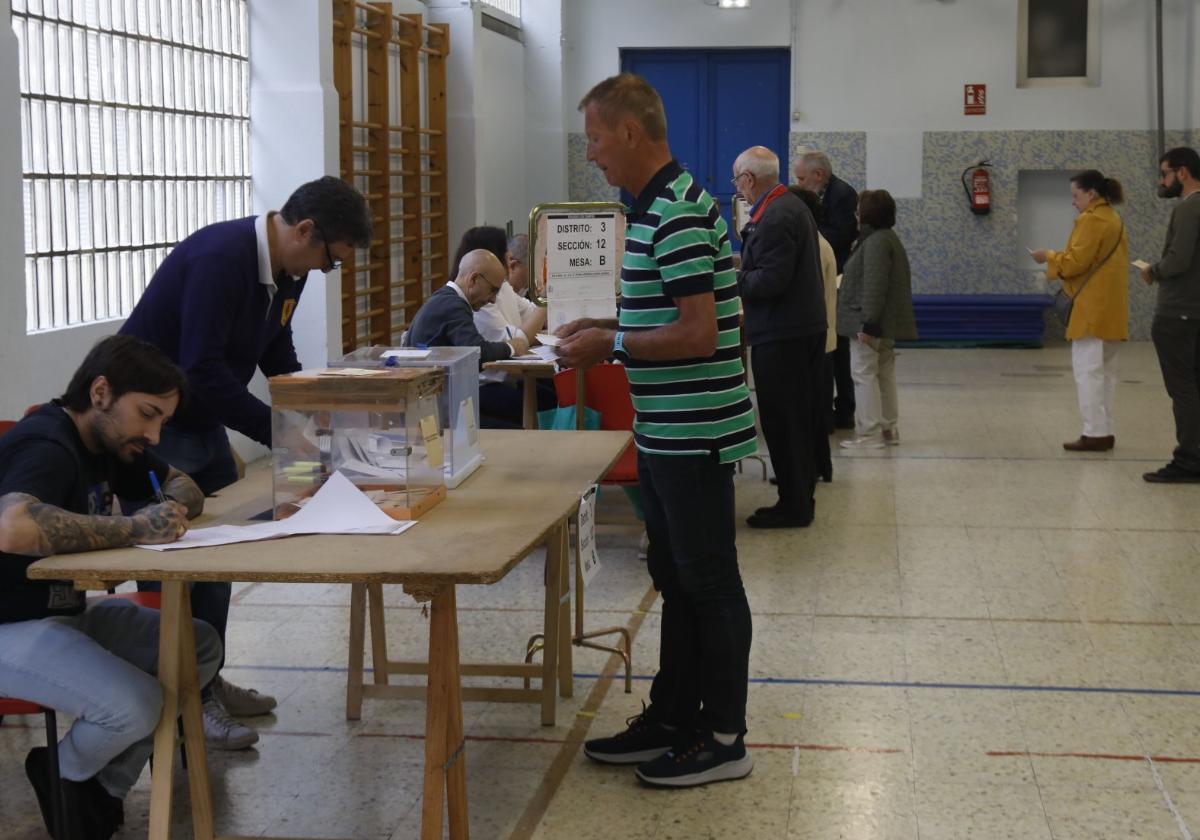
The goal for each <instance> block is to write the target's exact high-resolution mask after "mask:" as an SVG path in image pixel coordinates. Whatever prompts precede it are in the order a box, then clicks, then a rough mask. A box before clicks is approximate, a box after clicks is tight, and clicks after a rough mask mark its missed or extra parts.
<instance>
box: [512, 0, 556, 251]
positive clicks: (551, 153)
mask: <svg viewBox="0 0 1200 840" xmlns="http://www.w3.org/2000/svg"><path fill="white" fill-rule="evenodd" d="M562 6H563V3H562V0H522V4H521V12H522V15H523V16H524V19H523V20H522V21H521V29H522V32H523V33H524V37H525V134H524V140H525V173H526V179H527V183H528V188H527V191H526V195H525V201H526V204H527V205H528V206H527V207H526V208H525V217H524V218H522V219H521V220H520V224H518V225H517V227H518V228H519V229H520V230H522V231H524V230H527V229H528V215H529V211H530V210H531V209H532V208H533V207H534V206H535V205H538V204H542V203H544V202H547V201H566V200H567V137H566V131H565V127H564V124H563V110H564V104H565V99H564V96H565V90H564V84H563V43H562V42H563V9H562ZM567 107H568V108H569V105H568V106H567Z"/></svg>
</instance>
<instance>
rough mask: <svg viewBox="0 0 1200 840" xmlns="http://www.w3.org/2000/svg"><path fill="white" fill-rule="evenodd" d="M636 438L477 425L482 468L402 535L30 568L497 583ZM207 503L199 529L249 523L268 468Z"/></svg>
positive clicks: (108, 576)
mask: <svg viewBox="0 0 1200 840" xmlns="http://www.w3.org/2000/svg"><path fill="white" fill-rule="evenodd" d="M630 439H631V435H630V434H629V433H628V432H602V431H587V432H564V431H545V432H541V431H523V430H522V431H502V430H493V429H485V430H482V431H481V432H480V444H481V447H482V449H483V452H484V455H485V456H486V460H485V462H484V463H483V465H482V466H481V467H480V468H479V469H478V470H476V471H475V473H474V474H473V475H472V476H471V477H470V478H468V479H467V480H466V481H465V482H463V484H461V485H460V486H459V487H457V488H456V489H454V490H451V491H450V492H449V493H448V494H447V496H446V500H445V501H443V502H441V503H440V504H438V505H436V506H435V507H434V508H433V509H432V510H430V511H429V512H428V513H427V514H425V515H424V516H423V517H421V519H420V520H418V523H417V525H416V526H414V527H412V528H410V529H409V530H407V531H405V532H404V533H403V534H401V535H399V536H350V535H337V536H307V537H288V538H285V539H278V540H265V541H261V542H252V543H239V544H235V545H227V546H216V547H212V548H194V549H188V550H183V551H148V550H146V549H141V548H122V549H110V550H107V551H92V552H85V553H80V554H62V555H58V556H55V557H47V558H45V559H43V560H39V561H38V562H37V563H34V564H33V565H31V566H30V567H29V577H31V578H35V579H52V580H73V581H76V582H77V584H79V585H81V586H86V587H87V588H93V587H96V586H97V585H98V584H99V583H101V582H119V581H125V580H189V581H192V580H198V581H278V582H293V583H362V582H376V581H378V582H380V583H404V584H411V585H413V586H414V587H436V586H441V585H446V584H454V583H483V584H487V583H495V582H496V581H498V580H500V579H501V578H503V577H504V576H505V575H506V574H508V572H509V571H510V570H511V569H512V568H513V567H514V566H515V565H516V564H517V563H519V562H520V561H521V560H522V559H524V558H525V556H526V555H528V554H529V552H530V551H531V550H533V549H534V548H535V547H537V546H538V545H540V544H541V543H542V542H543V540H544V538H545V536H546V534H547V533H548V532H549V531H550V529H551V528H553V527H554V526H555V525H557V524H558V523H560V522H561V521H562V520H563V518H564V517H566V516H569V515H571V514H573V513H574V511H575V507H576V505H577V504H578V503H579V499H580V497H581V496H582V495H583V493H584V491H586V490H587V488H588V487H589V486H591V485H592V484H594V483H595V482H597V481H598V480H599V479H600V478H601V477H602V476H603V475H604V474H605V473H606V472H608V470H609V468H610V467H611V466H612V465H613V464H614V463H615V462H616V461H617V459H618V458H619V457H620V456H621V453H622V452H624V450H625V447H626V446H627V445H628V444H629V441H630ZM205 505H206V506H205V513H204V515H203V516H201V517H200V518H199V519H197V520H196V522H195V524H196V525H197V526H205V525H215V524H218V523H224V524H242V523H246V522H247V521H248V519H249V517H251V516H254V515H255V514H257V513H260V512H262V511H265V510H267V509H269V508H270V507H271V473H270V470H267V469H256V470H252V471H251V473H250V474H248V475H247V476H246V478H244V479H242V480H241V481H239V482H237V483H236V484H234V485H231V486H230V487H227V488H225V489H224V490H222V491H221V493H220V494H219V495H218V496H215V497H213V498H210V499H207V500H206V502H205Z"/></svg>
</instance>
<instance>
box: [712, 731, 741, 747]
mask: <svg viewBox="0 0 1200 840" xmlns="http://www.w3.org/2000/svg"><path fill="white" fill-rule="evenodd" d="M713 737H714V738H716V739H717V743H718V744H720V745H721V746H724V747H732V746H733V742H734V741H736V740H737V733H736V732H714V733H713Z"/></svg>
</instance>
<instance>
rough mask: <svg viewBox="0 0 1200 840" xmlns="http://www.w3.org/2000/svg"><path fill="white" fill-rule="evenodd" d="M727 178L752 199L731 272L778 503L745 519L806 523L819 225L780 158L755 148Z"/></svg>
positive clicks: (819, 312) (821, 336) (819, 316)
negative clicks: (784, 180)
mask: <svg viewBox="0 0 1200 840" xmlns="http://www.w3.org/2000/svg"><path fill="white" fill-rule="evenodd" d="M733 176H734V177H733V183H734V187H735V188H736V189H737V191H738V193H739V194H740V195H741V196H742V197H743V198H745V199H746V202H747V203H748V204H749V205H751V207H750V222H749V224H747V225H746V227H745V229H743V230H742V232H741V239H742V266H741V271H740V272H739V274H738V290H739V291H740V292H741V295H742V301H743V305H744V307H745V313H746V342H747V343H748V344H749V345H750V354H751V355H750V362H751V364H752V365H753V368H754V382H755V387H756V389H757V393H758V411H759V416H760V417H761V419H762V427H763V436H764V437H765V438H766V440H767V449H768V450H769V451H770V453H771V464H772V465H773V466H774V468H775V477H776V479H777V482H778V485H779V502H778V503H777V504H775V505H774V506H772V507H765V508H759V509H758V510H757V511H755V513H754V515H753V516H751V517H749V519H747V520H746V522H747V524H749V525H750V527H752V528H794V527H805V526H807V525H809V524H810V523H811V522H812V520H813V507H814V502H813V488H814V486H815V483H816V467H815V465H814V462H813V435H814V434H816V433H817V432H818V429H819V428H820V426H821V424H822V421H821V417H822V415H823V413H824V411H825V408H824V407H823V406H821V405H820V401H819V395H820V380H821V363H822V361H823V359H824V356H825V329H826V320H825V292H824V286H823V284H822V277H821V265H820V256H819V252H818V245H817V226H816V223H815V222H814V220H813V217H812V213H811V212H810V211H809V209H808V207H807V206H806V205H805V204H804V202H803V201H801V200H800V199H799V198H797V197H796V196H794V195H792V194H791V193H790V192H788V190H787V188H786V187H785V186H784V185H782V184H780V183H779V158H778V157H776V156H775V154H774V153H773V152H771V150H770V149H766V148H763V147H762V146H753V147H751V148H749V149H747V150H746V151H744V152H742V153H741V154H740V155H739V156H738V159H737V161H736V162H735V163H734V165H733Z"/></svg>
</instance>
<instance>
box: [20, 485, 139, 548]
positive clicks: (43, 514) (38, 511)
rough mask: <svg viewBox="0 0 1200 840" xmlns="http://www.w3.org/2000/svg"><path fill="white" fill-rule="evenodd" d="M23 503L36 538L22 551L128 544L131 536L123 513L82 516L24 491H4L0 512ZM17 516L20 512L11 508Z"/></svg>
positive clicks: (132, 534)
mask: <svg viewBox="0 0 1200 840" xmlns="http://www.w3.org/2000/svg"><path fill="white" fill-rule="evenodd" d="M22 504H23V505H25V511H24V516H25V518H26V519H27V521H28V522H29V523H31V524H32V525H33V527H34V529H36V537H35V538H34V539H33V540H31V544H30V545H28V546H27V547H28V548H29V549H31V550H30V551H27V552H22V553H24V554H26V555H27V556H35V557H47V556H49V555H51V554H71V553H74V552H78V551H96V550H98V549H102V548H119V547H122V546H127V545H130V544H131V543H132V542H133V539H134V536H135V535H134V533H133V532H134V527H133V525H132V523H131V520H130V519H129V518H127V517H124V516H85V515H82V514H78V513H70V512H69V511H65V510H63V509H62V508H60V507H55V506H54V505H48V504H45V503H44V502H42V501H40V500H39V499H38V498H37V497H36V496H31V495H29V494H28V493H8V494H5V495H4V497H3V498H0V515H3V514H4V513H6V512H8V511H9V510H10V509H15V508H16V507H17V506H18V505H22ZM13 512H14V513H15V514H17V516H18V517H19V516H20V512H19V511H16V510H13Z"/></svg>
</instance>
